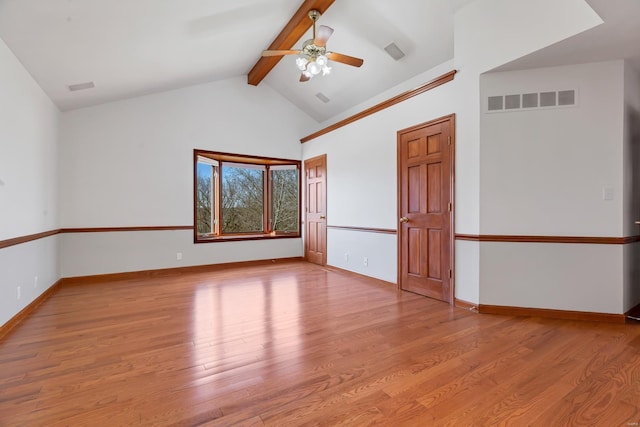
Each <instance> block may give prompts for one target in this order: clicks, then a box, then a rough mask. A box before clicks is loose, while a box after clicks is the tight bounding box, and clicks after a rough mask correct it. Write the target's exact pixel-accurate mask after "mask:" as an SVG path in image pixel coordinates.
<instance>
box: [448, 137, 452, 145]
mask: <svg viewBox="0 0 640 427" xmlns="http://www.w3.org/2000/svg"><path fill="white" fill-rule="evenodd" d="M447 144H449V145H451V136H448V137H447Z"/></svg>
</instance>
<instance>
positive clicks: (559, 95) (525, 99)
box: [487, 89, 577, 112]
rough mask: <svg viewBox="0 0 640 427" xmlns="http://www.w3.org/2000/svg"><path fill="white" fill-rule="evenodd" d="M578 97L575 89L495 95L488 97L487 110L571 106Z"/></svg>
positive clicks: (502, 110) (501, 110)
mask: <svg viewBox="0 0 640 427" xmlns="http://www.w3.org/2000/svg"><path fill="white" fill-rule="evenodd" d="M576 98H577V97H576V90H575V89H570V90H560V91H554V92H536V93H523V94H513V95H511V94H509V95H494V96H489V97H487V112H506V111H522V110H533V109H541V108H558V107H571V106H575V105H576V104H577V102H576Z"/></svg>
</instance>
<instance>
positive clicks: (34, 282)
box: [33, 276, 38, 288]
mask: <svg viewBox="0 0 640 427" xmlns="http://www.w3.org/2000/svg"><path fill="white" fill-rule="evenodd" d="M33 287H34V288H37V287H38V276H35V277H34V278H33Z"/></svg>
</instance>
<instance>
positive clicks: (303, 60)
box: [296, 56, 309, 71]
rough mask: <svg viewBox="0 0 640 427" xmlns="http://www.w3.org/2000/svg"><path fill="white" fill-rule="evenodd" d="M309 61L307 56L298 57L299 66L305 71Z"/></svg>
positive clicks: (297, 63)
mask: <svg viewBox="0 0 640 427" xmlns="http://www.w3.org/2000/svg"><path fill="white" fill-rule="evenodd" d="M308 62H309V60H308V59H307V58H303V57H301V56H299V57H298V58H297V59H296V65H297V66H298V69H299V70H301V71H304V70H305V69H306V68H307V63H308Z"/></svg>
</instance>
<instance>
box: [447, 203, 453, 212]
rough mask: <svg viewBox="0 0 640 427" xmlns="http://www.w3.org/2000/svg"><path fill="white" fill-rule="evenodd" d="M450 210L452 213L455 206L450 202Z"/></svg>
mask: <svg viewBox="0 0 640 427" xmlns="http://www.w3.org/2000/svg"><path fill="white" fill-rule="evenodd" d="M448 209H449V212H451V211H452V210H453V204H452V203H451V202H449V206H448Z"/></svg>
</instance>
